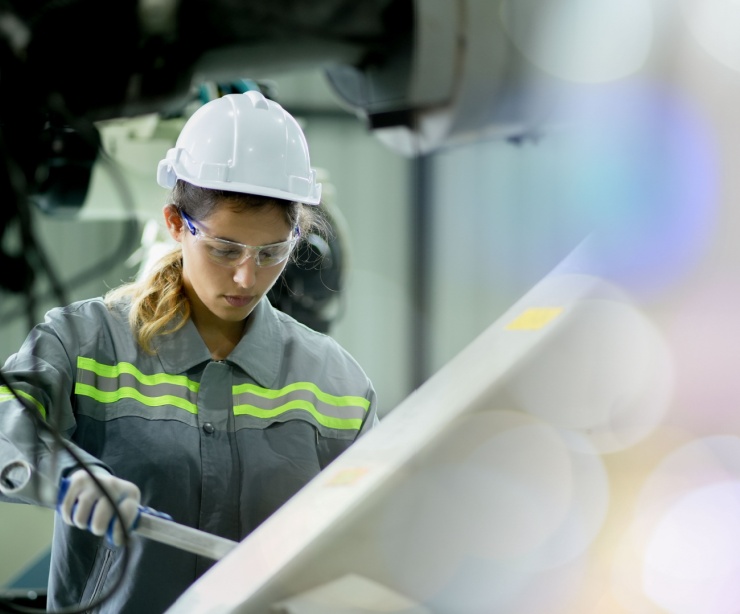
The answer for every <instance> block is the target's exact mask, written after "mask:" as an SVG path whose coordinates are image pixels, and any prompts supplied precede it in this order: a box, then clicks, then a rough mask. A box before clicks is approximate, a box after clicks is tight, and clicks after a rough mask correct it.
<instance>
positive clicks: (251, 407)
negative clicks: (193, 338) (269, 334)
mask: <svg viewBox="0 0 740 614" xmlns="http://www.w3.org/2000/svg"><path fill="white" fill-rule="evenodd" d="M233 393H234V415H235V416H244V415H248V416H252V417H254V418H260V419H264V420H270V421H272V420H275V419H285V418H287V417H289V416H290V414H292V413H295V412H301V414H302V415H303V416H306V415H308V416H311V417H312V418H313V419H314V420H315V421H316V422H317V423H318V424H320V425H323V426H325V427H328V428H332V429H338V430H350V431H359V430H360V428H361V427H362V422H363V420H364V418H365V414H366V412H367V410H368V408H369V407H370V401H368V400H367V399H366V398H364V397H359V396H336V395H332V394H328V393H326V392H324V391H322V390H321V389H320V388H319V387H318V386H316V385H315V384H312V383H311V382H296V383H294V384H290V385H289V386H285V387H283V388H281V389H279V390H271V389H269V388H262V387H260V386H256V385H254V384H241V385H239V386H234V389H233Z"/></svg>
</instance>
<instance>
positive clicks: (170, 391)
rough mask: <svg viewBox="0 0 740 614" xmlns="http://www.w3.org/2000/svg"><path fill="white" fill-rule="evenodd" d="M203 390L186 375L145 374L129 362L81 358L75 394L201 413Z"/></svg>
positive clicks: (102, 400) (101, 399)
mask: <svg viewBox="0 0 740 614" xmlns="http://www.w3.org/2000/svg"><path fill="white" fill-rule="evenodd" d="M199 388H200V384H198V382H194V381H192V380H190V379H188V378H187V377H185V376H183V375H168V374H166V373H156V374H154V375H145V374H143V373H142V372H141V371H139V370H138V369H137V368H136V367H135V366H134V365H132V364H131V363H128V362H120V363H118V364H115V365H104V364H102V363H99V362H97V361H95V360H93V359H92V358H85V357H83V356H81V357H79V358H78V359H77V383H76V384H75V393H76V394H78V395H81V396H87V397H90V398H92V399H95V400H96V401H99V402H100V403H115V402H116V401H119V400H121V399H124V398H125V399H134V400H136V401H139V402H140V403H141V404H142V405H146V406H148V407H160V406H163V405H173V406H175V407H178V408H180V409H184V410H185V411H187V412H189V413H191V414H197V413H198V406H197V405H196V400H197V396H198V389H199Z"/></svg>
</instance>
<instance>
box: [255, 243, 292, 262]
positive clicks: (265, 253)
mask: <svg viewBox="0 0 740 614" xmlns="http://www.w3.org/2000/svg"><path fill="white" fill-rule="evenodd" d="M294 244H295V241H294V240H292V239H291V240H290V241H284V242H283V243H274V244H273V245H265V246H264V247H261V248H260V250H259V251H258V252H257V257H256V262H257V266H275V265H276V264H280V263H281V262H283V260H285V259H287V258H288V256H290V251H291V250H292V249H293V245H294Z"/></svg>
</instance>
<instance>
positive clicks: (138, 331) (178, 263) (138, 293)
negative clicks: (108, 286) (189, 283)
mask: <svg viewBox="0 0 740 614" xmlns="http://www.w3.org/2000/svg"><path fill="white" fill-rule="evenodd" d="M121 299H129V301H130V303H131V306H130V310H129V314H128V321H129V325H130V326H131V330H132V331H133V333H134V337H135V338H136V341H137V342H138V344H139V345H140V346H141V347H142V348H143V349H144V351H145V352H147V353H148V354H153V353H154V349H153V347H152V340H153V339H154V337H155V336H157V335H159V334H166V333H173V332H175V331H176V330H179V329H180V328H182V326H184V324H185V322H186V321H187V319H188V317H189V316H190V302H189V301H188V300H187V298H186V297H185V294H184V292H183V287H182V250H181V249H180V248H179V247H178V248H176V249H174V250H173V251H171V252H169V253H168V254H166V255H165V256H163V257H162V258H161V259H160V260H159V261H158V262H157V263H156V264H155V265H154V267H153V268H152V270H151V271H150V272H149V273H147V274H146V275H145V276H144V277H143V278H142V279H140V280H137V281H134V282H131V283H127V284H123V285H121V286H119V287H117V288H114V289H112V290H110V291H109V292H108V293H106V295H105V297H104V300H105V303H106V304H107V305H108V307H109V308H110V307H111V306H112V305H113V304H114V303H115V302H117V301H119V300H121Z"/></svg>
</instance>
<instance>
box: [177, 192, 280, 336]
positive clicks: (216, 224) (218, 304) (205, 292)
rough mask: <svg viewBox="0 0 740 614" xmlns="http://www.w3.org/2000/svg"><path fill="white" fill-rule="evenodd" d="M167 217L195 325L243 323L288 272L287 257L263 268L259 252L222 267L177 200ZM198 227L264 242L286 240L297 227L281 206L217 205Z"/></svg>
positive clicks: (239, 239)
mask: <svg viewBox="0 0 740 614" xmlns="http://www.w3.org/2000/svg"><path fill="white" fill-rule="evenodd" d="M164 213H165V221H166V223H167V227H168V229H169V231H170V234H171V235H172V237H173V238H174V239H175V240H176V241H178V242H180V243H181V244H182V254H183V285H184V288H185V292H186V294H187V296H188V299H189V300H190V303H191V306H192V309H193V320H194V322H195V323H196V325H211V326H217V327H227V328H228V327H229V326H230V325H233V324H238V323H242V322H243V321H244V319H245V318H246V317H247V316H248V315H249V314H250V313H252V310H253V309H254V307H255V306H256V305H257V303H258V302H259V300H260V299H261V298H262V297H263V296H264V295H265V294H266V293H267V292H268V291H269V289H270V288H271V287H272V286H273V284H274V283H275V281H276V280H277V278H278V277H279V276H280V274H281V273H282V272H283V269H284V268H285V266H286V264H287V262H288V260H285V261H283V262H281V263H279V264H277V265H274V266H267V267H258V266H257V264H256V263H255V261H254V257H249V258H247V260H246V261H245V262H244V263H242V264H240V265H238V266H223V265H221V264H218V263H216V262H213V261H212V260H211V259H210V258H209V256H208V255H207V251H206V246H205V244H204V241H203V240H198V237H197V236H194V235H192V234H191V233H190V231H189V229H188V227H187V225H186V224H185V222H184V220H183V219H182V217H181V215H180V214H179V212H178V211H177V209H176V208H175V207H174V206H173V205H168V206H167V207H165V211H164ZM193 223H194V225H195V226H196V228H198V229H200V230H202V231H203V232H205V233H206V234H208V235H210V236H211V237H216V238H219V239H226V240H228V241H233V242H236V243H243V244H245V245H253V246H261V245H269V244H272V243H278V242H281V241H287V240H288V239H290V237H291V233H292V228H291V227H290V224H289V223H288V221H287V219H286V217H285V213H284V211H283V210H282V209H281V208H280V207H279V206H274V207H262V208H260V209H246V210H235V209H233V208H232V207H231V206H229V205H228V204H224V205H222V206H219V207H216V209H215V210H214V212H213V213H212V214H211V215H210V216H209V217H207V218H205V219H203V220H193Z"/></svg>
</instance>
